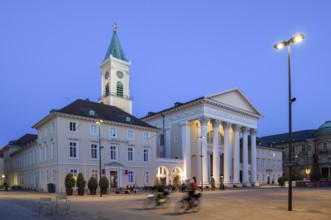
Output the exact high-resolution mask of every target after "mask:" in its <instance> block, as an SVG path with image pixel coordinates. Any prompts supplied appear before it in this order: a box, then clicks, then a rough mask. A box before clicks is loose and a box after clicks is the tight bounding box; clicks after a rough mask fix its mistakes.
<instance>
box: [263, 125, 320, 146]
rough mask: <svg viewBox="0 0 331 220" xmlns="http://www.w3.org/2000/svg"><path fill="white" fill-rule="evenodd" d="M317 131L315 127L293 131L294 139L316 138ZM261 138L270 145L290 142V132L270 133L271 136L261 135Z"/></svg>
mask: <svg viewBox="0 0 331 220" xmlns="http://www.w3.org/2000/svg"><path fill="white" fill-rule="evenodd" d="M315 133H316V130H315V129H313V130H302V131H296V132H292V140H293V141H306V140H307V139H312V138H315ZM260 139H261V140H262V141H264V142H266V143H267V144H269V145H274V144H284V143H288V142H289V134H288V133H283V134H276V135H270V136H265V137H261V138H260Z"/></svg>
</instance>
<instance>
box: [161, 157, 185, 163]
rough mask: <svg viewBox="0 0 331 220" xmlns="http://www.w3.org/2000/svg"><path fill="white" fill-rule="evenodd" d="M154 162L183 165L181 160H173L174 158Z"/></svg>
mask: <svg viewBox="0 0 331 220" xmlns="http://www.w3.org/2000/svg"><path fill="white" fill-rule="evenodd" d="M156 162H159V163H183V160H182V159H174V158H156Z"/></svg>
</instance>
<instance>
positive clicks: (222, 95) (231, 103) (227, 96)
mask: <svg viewBox="0 0 331 220" xmlns="http://www.w3.org/2000/svg"><path fill="white" fill-rule="evenodd" d="M235 102H237V103H235ZM203 103H206V104H210V105H213V106H218V107H219V108H223V109H227V110H231V111H235V112H238V113H240V114H245V115H248V116H249V117H253V118H256V119H259V118H261V117H263V116H262V114H261V113H260V112H259V111H258V110H257V108H256V107H255V106H254V105H253V104H252V103H251V102H250V101H249V100H248V99H247V98H246V96H245V95H244V94H243V93H242V92H241V91H240V89H238V88H234V89H231V90H227V91H224V92H219V93H216V94H213V95H208V96H202V97H199V98H197V99H193V100H191V101H188V102H184V103H181V102H176V103H175V105H174V106H172V107H170V108H167V109H165V110H162V111H159V112H149V113H148V114H147V115H146V116H145V117H143V118H141V119H142V120H144V121H145V120H151V119H154V118H157V117H160V116H161V115H166V114H169V113H172V112H175V111H180V110H182V109H185V108H189V107H192V106H194V105H199V104H203ZM238 103H239V104H238Z"/></svg>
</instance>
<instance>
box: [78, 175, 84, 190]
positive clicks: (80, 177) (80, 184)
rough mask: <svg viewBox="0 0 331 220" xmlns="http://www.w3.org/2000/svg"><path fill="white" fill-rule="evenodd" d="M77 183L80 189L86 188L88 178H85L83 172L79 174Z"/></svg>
mask: <svg viewBox="0 0 331 220" xmlns="http://www.w3.org/2000/svg"><path fill="white" fill-rule="evenodd" d="M76 185H77V188H78V189H84V188H85V186H86V180H85V178H84V175H83V173H79V174H78V177H77V182H76Z"/></svg>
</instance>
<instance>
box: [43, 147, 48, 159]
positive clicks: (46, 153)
mask: <svg viewBox="0 0 331 220" xmlns="http://www.w3.org/2000/svg"><path fill="white" fill-rule="evenodd" d="M47 156H48V147H47V144H45V151H44V158H45V160H47Z"/></svg>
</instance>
